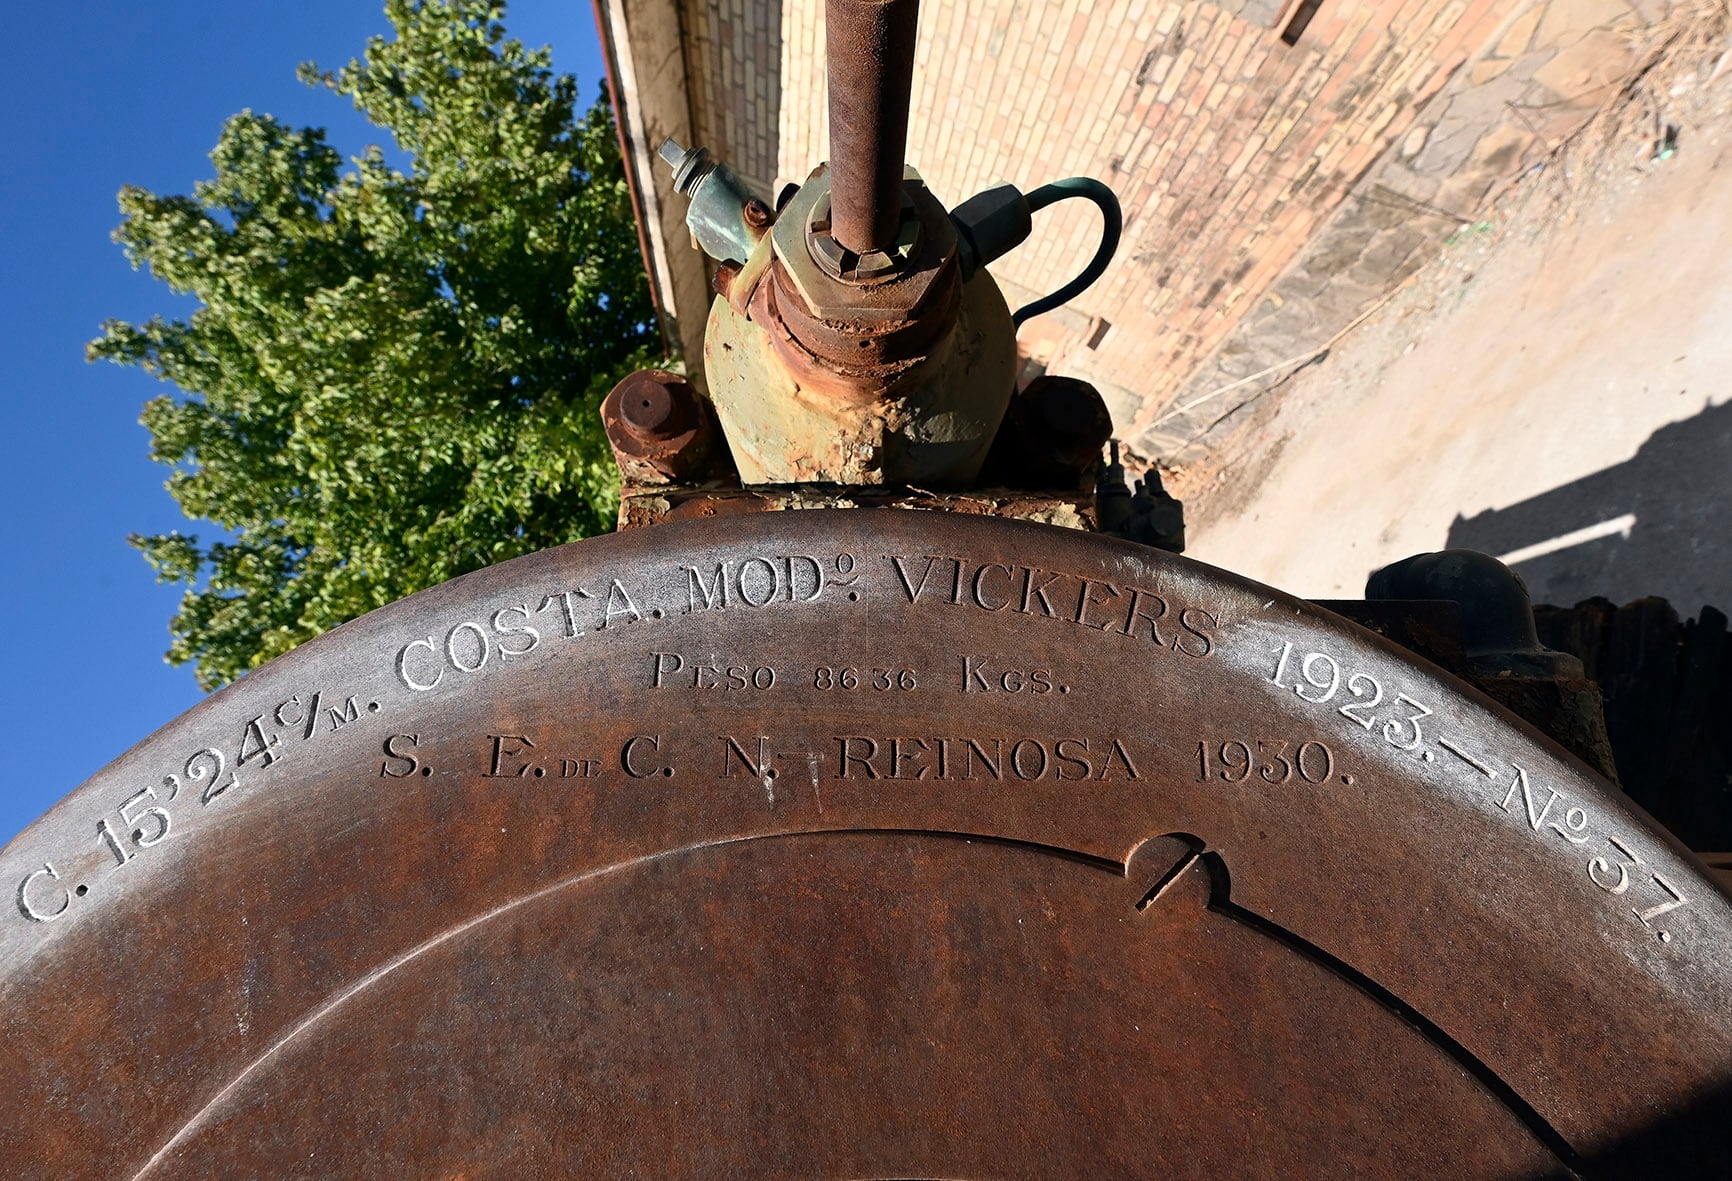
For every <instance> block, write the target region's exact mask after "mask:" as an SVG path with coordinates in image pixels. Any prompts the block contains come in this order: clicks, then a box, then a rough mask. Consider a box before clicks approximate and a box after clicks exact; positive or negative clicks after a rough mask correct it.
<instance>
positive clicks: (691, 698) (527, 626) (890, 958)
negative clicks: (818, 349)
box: [0, 511, 1732, 1177]
mask: <svg viewBox="0 0 1732 1181" xmlns="http://www.w3.org/2000/svg"><path fill="white" fill-rule="evenodd" d="M0 873H3V874H4V877H3V878H0V881H3V882H4V883H5V884H6V888H7V889H8V890H9V891H10V892H11V894H12V899H13V903H14V905H13V906H12V907H11V909H10V911H9V916H10V917H9V918H7V919H6V920H5V921H4V922H3V923H0V1021H3V1022H4V1034H5V1036H4V1038H0V1066H3V1068H4V1069H5V1071H6V1074H7V1077H8V1078H9V1079H10V1080H11V1085H10V1086H9V1087H8V1089H7V1090H6V1091H5V1093H4V1097H3V1098H0V1109H3V1111H4V1114H3V1115H0V1156H3V1157H4V1159H5V1160H6V1161H7V1162H8V1167H9V1169H10V1170H11V1171H12V1172H13V1173H15V1174H17V1175H20V1176H56V1177H61V1176H102V1177H111V1176H124V1177H138V1176H148V1177H182V1176H184V1177H205V1176H231V1175H232V1176H239V1175H253V1174H257V1175H283V1176H308V1177H315V1176H333V1175H447V1174H451V1175H455V1174H461V1175H469V1176H483V1175H506V1174H509V1175H515V1176H525V1175H528V1176H536V1175H549V1176H552V1175H561V1176H564V1175H616V1174H620V1173H630V1172H636V1173H641V1174H645V1175H667V1176H676V1175H685V1176H717V1175H754V1176H757V1175H778V1176H880V1177H883V1176H925V1177H936V1176H946V1177H985V1176H1006V1175H1031V1176H1097V1175H1099V1176H1132V1175H1147V1174H1151V1173H1155V1172H1157V1171H1158V1172H1164V1173H1176V1174H1181V1175H1203V1174H1213V1175H1220V1174H1223V1173H1225V1174H1229V1175H1269V1176H1275V1175H1293V1174H1295V1173H1316V1172H1321V1171H1329V1172H1333V1173H1338V1174H1339V1173H1347V1174H1352V1173H1359V1174H1385V1175H1412V1174H1415V1173H1424V1174H1426V1175H1457V1176H1509V1175H1534V1174H1544V1173H1548V1172H1560V1171H1575V1172H1578V1173H1583V1174H1589V1175H1595V1174H1601V1173H1616V1172H1620V1171H1635V1169H1636V1167H1637V1166H1638V1165H1640V1166H1641V1167H1642V1168H1646V1169H1667V1168H1669V1169H1671V1170H1672V1171H1673V1172H1674V1173H1678V1172H1689V1171H1695V1172H1708V1171H1712V1170H1714V1169H1716V1168H1723V1167H1724V1158H1723V1156H1719V1155H1717V1154H1718V1153H1720V1149H1719V1146H1718V1140H1719V1139H1720V1136H1719V1129H1720V1128H1721V1127H1723V1126H1724V1120H1725V1118H1726V1115H1727V1112H1728V1106H1729V1105H1728V1101H1727V1083H1728V1078H1729V1075H1732V1003H1728V1002H1729V1001H1732V963H1729V961H1728V956H1727V949H1728V933H1729V931H1732V906H1729V904H1728V902H1727V901H1726V899H1725V898H1724V897H1723V896H1722V895H1721V894H1720V893H1719V892H1718V891H1717V889H1716V887H1714V886H1713V885H1711V884H1710V883H1709V881H1708V880H1707V879H1706V877H1705V876H1704V875H1702V874H1701V873H1700V872H1699V866H1698V865H1697V864H1696V862H1695V861H1694V860H1693V858H1691V857H1690V856H1689V854H1687V853H1686V852H1684V851H1683V850H1682V849H1681V848H1679V847H1678V846H1677V845H1676V843H1675V842H1673V841H1671V840H1670V839H1669V838H1668V837H1666V836H1665V835H1664V834H1663V833H1662V832H1660V831H1658V830H1657V829H1656V828H1655V826H1654V825H1653V824H1652V823H1651V822H1650V821H1649V820H1647V818H1645V817H1644V816H1642V815H1641V814H1640V813H1639V812H1638V811H1637V810H1636V809H1635V808H1634V807H1633V806H1632V805H1630V804H1628V802H1627V801H1625V800H1623V799H1622V797H1621V796H1619V795H1618V793H1616V792H1615V791H1614V790H1612V789H1610V788H1608V787H1607V786H1606V785H1604V784H1603V782H1601V781H1599V780H1598V779H1596V778H1595V777H1594V776H1592V775H1591V773H1589V772H1587V771H1585V770H1584V769H1583V768H1582V767H1581V766H1580V765H1579V764H1577V763H1575V762H1574V761H1572V760H1571V759H1570V758H1569V757H1568V756H1566V755H1564V754H1563V753H1562V752H1560V751H1559V750H1558V749H1557V748H1555V747H1553V746H1552V745H1551V744H1549V743H1548V742H1546V741H1545V740H1544V739H1541V738H1539V737H1538V736H1537V735H1535V734H1533V733H1532V732H1531V731H1529V730H1528V729H1527V728H1526V727H1524V726H1522V725H1521V724H1519V723H1517V722H1515V721H1514V720H1513V719H1511V718H1510V717H1509V716H1508V715H1506V714H1503V713H1502V712H1501V711H1499V710H1498V709H1497V708H1496V707H1495V706H1492V705H1491V704H1489V703H1488V702H1486V701H1485V700H1484V699H1483V698H1480V697H1478V696H1476V695H1474V694H1472V693H1471V692H1470V691H1468V690H1466V689H1464V688H1463V687H1462V686H1461V685H1460V684H1459V683H1457V682H1454V681H1452V680H1451V679H1450V678H1448V677H1446V676H1444V675H1443V674H1441V673H1438V672H1437V671H1436V670H1434V669H1431V668H1430V667H1429V666H1426V665H1424V664H1422V663H1420V662H1417V661H1415V660H1413V659H1411V658H1409V657H1406V656H1405V655H1404V654H1402V653H1400V652H1399V651H1397V650H1395V649H1393V648H1391V647H1389V646H1387V645H1385V644H1383V643H1382V642H1381V641H1379V640H1377V639H1376V638H1375V637H1372V636H1370V635H1369V634H1368V633H1365V632H1362V631H1359V630H1358V629H1355V628H1354V627H1352V625H1350V624H1347V623H1346V622H1344V621H1342V620H1339V619H1338V618H1336V617H1334V616H1331V615H1329V614H1327V613H1326V612H1322V611H1320V610H1318V609H1316V608H1313V607H1309V606H1307V605H1305V604H1302V603H1299V602H1297V601H1295V600H1293V599H1291V598H1288V597H1287V596H1284V595H1281V594H1279V593H1277V592H1273V591H1269V590H1267V589H1266V588H1262V587H1259V586H1256V585H1254V584H1251V583H1248V582H1245V581H1243V580H1240V579H1237V578H1235V577H1233V576H1230V575H1226V574H1223V573H1221V572H1219V571H1216V570H1212V569H1210V568H1208V567H1205V566H1202V565H1199V564H1197V563H1194V562H1189V561H1186V560H1184V559H1181V558H1175V557H1170V556H1168V555H1164V554H1160V553H1156V552H1153V551H1149V550H1144V549H1141V548H1140V547H1135V546H1131V545H1128V544H1124V543H1119V542H1115V541H1112V540H1109V539H1104V538H1101V537H1097V536H1090V535H1085V534H1079V533H1075V532H1070V531H1066V530H1057V529H1047V528H1043V527H1040V526H1032V525H1025V524H1019V523H1012V522H1002V521H996V520H990V519H983V518H954V517H952V518H946V517H939V516H936V515H932V514H924V513H912V512H908V513H897V512H889V511H880V512H809V513H805V512H803V513H795V514H789V515H774V516H772V515H763V516H754V517H736V518H729V519H718V520H715V521H710V522H704V523H701V524H693V525H690V526H687V525H667V526H661V527H658V528H656V529H654V530H644V531H638V532H634V533H630V534H625V535H618V536H614V537H609V538H601V539H596V540H592V541H587V542H582V543H578V544H576V545H573V546H567V547H564V548H562V549H559V550H553V551H548V552H546V553H543V554H539V555H535V556H533V557H529V558H524V559H520V560H518V561H515V562H511V563H507V564H505V565H502V566H499V567H495V568H492V569H489V570H486V571H482V572H479V573H477V574H473V575H470V576H467V577H465V578H461V579H458V580H455V581H454V582H451V583H448V584H446V585H444V586H441V587H438V588H435V589H434V590H431V591H428V592H426V593H424V594H422V595H418V596H415V597H414V598H412V599H409V600H405V601H404V602H402V603H398V604H395V605H393V606H391V607H388V608H385V609H383V610H381V611H378V612H375V613H374V614H372V615H369V616H367V617H365V618H363V619H360V620H357V621H355V622H354V623H351V624H349V625H347V626H345V627H343V628H340V629H338V630H337V631H335V632H333V633H331V634H330V635H328V636H326V637H323V638H321V639H320V640H317V641H315V642H313V643H311V644H308V645H306V646H305V647H304V648H302V649H300V650H298V651H297V652H295V653H292V654H290V655H289V656H287V657H284V658H283V659H281V660H278V661H276V662H275V663H273V664H272V665H270V666H268V667H266V668H265V669H262V670H260V671H259V672H258V673H256V674H254V675H252V676H250V677H248V678H246V679H245V680H244V681H242V682H240V683H238V684H236V685H234V686H231V687H230V688H228V689H226V690H224V691H222V692H221V693H218V694H216V695H214V696H213V697H212V698H211V699H209V700H208V701H207V702H206V703H204V704H203V705H201V706H200V707H198V708H197V709H195V710H193V711H192V712H190V713H189V714H187V715H186V716H184V717H183V718H181V719H179V720H178V721H176V722H174V723H172V724H171V725H169V726H168V727H166V728H164V729H163V730H162V731H160V732H158V733H157V734H155V735H153V736H151V737H150V738H149V739H147V740H146V741H145V742H143V743H141V744H140V745H139V746H138V747H137V748H135V749H134V750H133V751H131V752H129V753H128V754H127V755H126V756H124V757H122V758H121V759H119V760H117V761H116V762H115V763H114V764H112V765H110V766H109V767H108V768H106V769H105V770H104V771H102V772H101V773H99V774H98V775H96V776H95V777H94V778H92V779H91V780H90V781H89V782H88V783H86V784H85V785H83V786H82V787H80V788H79V789H77V790H76V791H74V792H73V793H72V794H71V795H70V796H68V797H67V799H66V800H64V801H63V802H62V803H61V804H59V805H57V806H56V807H55V808H54V809H53V810H52V811H51V812H49V814H48V815H46V816H45V817H43V818H42V820H40V821H38V822H37V824H35V825H34V826H32V827H31V828H30V829H29V830H28V831H26V832H25V833H24V834H23V835H21V836H20V837H19V838H18V839H17V840H15V841H14V842H13V843H12V844H10V845H9V846H7V847H6V849H5V850H4V851H0Z"/></svg>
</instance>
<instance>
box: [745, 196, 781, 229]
mask: <svg viewBox="0 0 1732 1181" xmlns="http://www.w3.org/2000/svg"><path fill="white" fill-rule="evenodd" d="M741 213H742V214H743V215H744V217H745V219H746V224H747V225H748V226H750V227H751V228H752V229H754V230H766V229H769V228H770V225H771V224H772V223H773V222H774V221H775V220H776V215H775V213H774V212H772V211H771V209H770V207H769V206H768V205H766V204H764V203H763V202H762V201H761V200H759V199H758V198H756V197H753V198H752V199H751V200H750V201H747V202H746V204H745V207H744V208H743V209H742V210H741Z"/></svg>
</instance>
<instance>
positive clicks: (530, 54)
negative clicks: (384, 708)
mask: <svg viewBox="0 0 1732 1181" xmlns="http://www.w3.org/2000/svg"><path fill="white" fill-rule="evenodd" d="M385 12H386V15H387V16H388V18H389V19H390V22H391V25H392V28H393V30H394V31H395V38H394V39H392V40H387V39H385V38H383V37H376V38H373V39H372V40H370V41H369V43H368V45H367V50H366V54H365V56H364V57H363V58H361V59H358V60H356V61H352V62H350V63H349V65H348V66H347V67H346V68H344V69H342V70H339V71H337V72H336V73H334V74H333V73H320V72H319V71H318V70H317V69H315V68H314V67H313V66H311V65H306V66H302V67H301V71H300V77H301V79H302V80H303V81H305V82H307V83H309V84H312V85H317V86H324V87H327V88H329V89H330V90H333V91H335V92H336V93H338V94H341V95H347V96H349V97H350V98H351V99H352V100H353V101H354V103H355V106H356V108H357V109H359V110H360V111H361V112H362V113H363V114H364V115H365V116H366V117H367V118H368V119H369V120H370V121H371V122H372V123H373V124H374V125H375V126H378V127H381V128H384V129H386V130H388V131H389V132H390V134H391V136H392V137H393V139H394V141H395V143H396V145H397V148H398V149H399V150H400V152H401V154H402V156H403V157H404V158H405V159H406V160H407V162H408V163H407V171H403V170H399V169H398V168H396V167H393V166H392V165H391V163H389V162H388V160H387V157H386V155H385V153H384V152H383V151H382V150H380V149H379V148H377V147H373V148H369V149H368V150H367V151H366V153H365V154H364V155H362V156H360V157H357V158H354V159H352V160H351V161H350V167H348V168H347V169H345V168H344V165H343V161H342V160H341V159H340V157H339V156H338V154H337V153H336V152H335V151H334V150H333V149H332V148H330V147H329V146H327V144H326V142H325V135H324V132H323V131H321V130H318V129H313V128H300V129H297V128H292V127H288V126H285V125H284V124H283V123H281V122H279V121H278V120H276V119H273V118H271V117H270V116H268V115H259V114H254V113H253V112H252V111H242V112H241V113H240V114H238V115H236V116H234V117H233V118H232V119H230V120H229V121H228V122H227V124H226V125H225V126H224V127H223V131H222V137H221V139H220V141H219V142H218V144H217V146H216V149H215V150H214V151H213V152H212V153H211V160H212V162H213V164H214V165H215V168H216V176H215V177H214V179H211V180H207V181H203V182H200V183H199V184H197V185H196V186H195V187H194V190H193V196H191V197H185V196H167V197H164V196H158V195H156V194H154V193H150V192H146V191H145V190H143V189H139V188H130V187H129V188H126V189H123V190H122V191H121V194H120V207H121V211H122V213H123V214H124V221H123V222H122V224H121V226H120V228H119V229H117V230H116V231H115V240H116V241H118V242H119V243H121V244H122V245H123V246H124V247H125V248H126V252H127V256H128V257H129V258H130V259H131V261H132V263H133V265H134V266H135V267H137V266H141V265H142V266H146V267H148V268H149V269H150V272H151V274H152V275H154V276H155V277H157V278H159V279H161V280H163V281H164V282H166V283H167V284H168V285H169V286H170V287H171V288H172V289H173V290H175V291H176V292H180V293H190V294H192V295H193V296H195V297H196V298H197V300H198V306H197V308H196V310H195V311H193V312H192V314H191V315H190V316H189V317H188V318H186V319H185V320H165V319H163V318H161V317H156V318H153V319H151V320H150V321H149V322H148V323H145V324H139V325H135V324H126V323H120V322H114V321H111V322H109V323H107V324H105V325H104V326H103V328H104V332H103V335H102V337H101V338H99V339H98V340H95V341H93V342H92V343H91V344H90V346H89V350H88V352H89V355H90V357H91V358H93V359H94V358H102V359H105V360H110V361H116V362H119V363H121V364H125V365H137V366H140V367H142V368H144V369H145V370H147V371H149V372H150V373H152V374H154V375H156V376H157V377H159V378H162V379H164V380H166V381H169V382H172V383H173V384H174V385H176V386H178V387H179V392H178V393H177V394H174V395H167V396H163V397H159V398H156V399H153V400H152V401H151V402H149V403H148V404H147V405H146V406H145V409H144V414H143V418H142V421H143V423H144V424H145V426H146V427H148V428H149V430H150V433H151V438H152V453H153V456H154V458H156V459H157V460H159V461H161V462H163V463H165V464H168V465H170V466H172V467H173V468H174V472H173V474H172V476H170V478H169V480H168V488H169V491H170V492H172V493H173V495H174V497H175V499H176V500H178V501H179V502H180V506H181V508H182V510H183V511H184V512H185V513H186V514H187V516H189V517H192V518H195V519H196V518H206V519H208V520H210V521H212V522H214V523H215V524H216V525H218V526H220V527H221V529H222V530H223V534H222V536H221V537H220V539H218V540H213V541H210V542H209V543H201V542H200V541H199V539H198V538H197V537H196V536H184V535H182V534H180V533H179V532H173V533H168V534H163V535H157V536H152V537H139V536H135V537H133V538H132V543H133V544H134V545H135V546H137V547H138V548H139V549H140V550H142V551H143V553H144V556H145V558H146V559H147V560H148V561H149V562H150V563H151V565H152V566H154V567H155V569H156V571H157V576H158V579H159V580H160V581H165V582H184V583H186V584H187V590H186V592H185V594H184V596H183V597H182V600H181V605H180V610H179V612H178V613H177V614H176V615H175V617H174V619H173V621H172V624H171V631H172V633H173V643H172V645H171V647H170V648H169V650H168V654H167V655H168V659H169V660H170V661H171V662H173V663H175V664H183V663H186V662H188V661H193V662H196V664H197V674H198V678H199V682H200V683H201V684H202V685H204V686H205V687H206V688H213V687H215V686H217V685H220V684H223V683H224V682H226V681H229V680H232V679H234V678H235V677H238V676H240V675H241V674H242V673H244V672H246V671H247V670H248V669H250V668H254V667H257V666H258V665H260V664H263V663H264V662H265V661H267V660H269V659H271V658H272V657H275V656H278V655H281V654H282V653H284V652H287V651H288V650H289V649H291V648H293V647H295V646H296V645H297V644H300V643H302V642H304V641H306V640H308V639H310V638H312V637H313V636H316V635H318V634H319V633H321V632H323V631H326V630H327V629H329V628H332V627H335V626H336V625H337V624H339V623H342V622H343V621H344V620H347V619H350V618H353V617H354V616H356V615H360V614H362V613H364V612H366V611H369V610H372V609H373V608H375V607H379V606H382V605H384V604H386V603H389V602H392V601H393V600H396V599H398V598H401V597H402V596H404V595H406V594H409V593H411V592H413V591H417V590H420V589H422V588H424V587H427V586H431V585H433V584H435V583H438V582H442V581H444V580H446V579H448V578H452V577H454V576H456V575H458V574H462V573H464V572H466V571H469V570H474V569H477V568H479V567H481V566H485V565H489V564H491V563H494V562H498V561H502V560H504V559H506V558H510V557H514V556H516V555H518V554H522V553H527V552H530V551H533V550H538V549H542V548H545V547H546V546H549V545H555V544H558V543H561V542H565V541H570V540H573V539H576V538H579V537H584V536H588V535H591V534H594V533H598V532H602V531H605V530H607V529H608V528H610V527H611V524H612V517H613V514H614V512H615V508H616V503H617V478H618V477H617V473H616V472H615V470H614V468H613V463H612V459H611V456H610V453H609V450H608V447H607V441H606V436H605V435H604V433H603V431H602V428H601V423H600V419H599V416H598V410H599V406H600V403H601V399H602V397H603V396H604V395H605V394H606V392H607V390H608V389H609V387H610V386H611V385H612V384H613V383H614V382H615V381H616V380H617V379H618V378H619V377H620V376H621V375H622V374H623V373H625V372H626V371H627V370H629V369H631V368H634V367H636V366H638V365H641V364H643V363H644V362H645V361H646V360H648V359H649V358H650V357H651V356H653V355H654V351H655V349H656V342H657V339H658V337H657V333H656V330H655V327H654V317H653V312H652V310H651V307H650V303H649V298H648V292H647V288H646V284H645V280H644V276H643V273H642V268H641V264H640V261H639V256H638V249H637V238H636V231H635V229H634V227H633V224H632V214H631V208H630V204H629V200H628V197H627V190H626V185H625V177H624V173H623V170H622V168H621V165H620V160H619V151H618V144H617V140H616V138H615V133H614V127H613V120H612V117H611V114H610V111H609V109H608V106H607V104H606V103H605V101H602V100H598V101H597V102H596V103H595V104H594V105H593V106H592V107H591V108H590V109H589V111H588V112H587V113H586V114H584V115H582V116H581V117H579V116H578V114H577V107H576V103H575V84H574V83H573V81H572V79H571V78H570V77H569V76H558V77H555V76H554V75H553V74H552V72H551V71H550V69H549V62H550V58H549V54H548V52H547V51H546V50H545V49H543V50H540V51H530V50H526V49H525V48H524V47H523V46H522V45H521V44H520V43H519V42H517V41H515V40H508V39H507V38H506V37H505V30H504V27H503V25H502V23H501V22H502V21H503V18H504V7H503V5H501V4H497V3H494V4H488V3H480V2H477V0H388V3H387V4H386V7H385Z"/></svg>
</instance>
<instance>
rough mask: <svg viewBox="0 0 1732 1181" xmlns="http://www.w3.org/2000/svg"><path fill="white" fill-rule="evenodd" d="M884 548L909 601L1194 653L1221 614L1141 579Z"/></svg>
mask: <svg viewBox="0 0 1732 1181" xmlns="http://www.w3.org/2000/svg"><path fill="white" fill-rule="evenodd" d="M887 556H888V557H889V559H890V565H891V568H892V569H894V570H895V572H896V579H897V582H898V583H899V584H900V586H901V589H902V593H903V594H905V595H907V596H908V601H909V602H910V603H922V602H937V603H950V604H953V605H955V606H959V607H974V608H978V609H979V610H982V611H992V612H998V611H1008V612H1012V613H1014V614H1017V615H1035V616H1043V617H1045V618H1047V619H1059V620H1063V621H1064V622H1066V623H1073V624H1076V625H1077V626H1079V627H1086V628H1089V629H1091V630H1093V631H1103V632H1113V633H1116V634H1118V635H1124V636H1134V637H1137V638H1139V639H1146V640H1149V641H1152V642H1153V643H1154V644H1156V645H1157V646H1159V647H1162V648H1168V649H1171V650H1172V651H1174V652H1177V653H1179V654H1180V655H1183V656H1189V657H1192V658H1194V659H1197V660H1201V659H1202V658H1203V657H1205V656H1207V655H1209V653H1211V652H1213V651H1214V650H1215V634H1214V633H1215V628H1216V627H1218V626H1219V625H1220V620H1218V619H1216V618H1215V616H1214V615H1212V614H1210V613H1209V612H1208V611H1205V610H1203V609H1202V608H1201V607H1183V606H1181V607H1178V608H1177V609H1175V606H1174V604H1173V603H1171V602H1169V601H1168V599H1167V598H1166V596H1164V595H1160V594H1157V593H1155V592H1154V591H1152V590H1147V589H1145V588H1143V587H1140V586H1129V585H1125V586H1121V585H1119V584H1117V583H1113V582H1108V581H1106V580H1105V579H1100V578H1089V577H1088V576H1086V575H1082V574H1066V573H1064V572H1063V571H1059V570H1043V569H1041V568H1040V567H1039V566H1025V565H1014V564H1010V563H1005V562H975V561H972V560H970V559H967V558H962V557H956V556H951V555H944V554H924V555H921V556H920V557H907V556H905V555H902V554H890V555H887Z"/></svg>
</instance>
